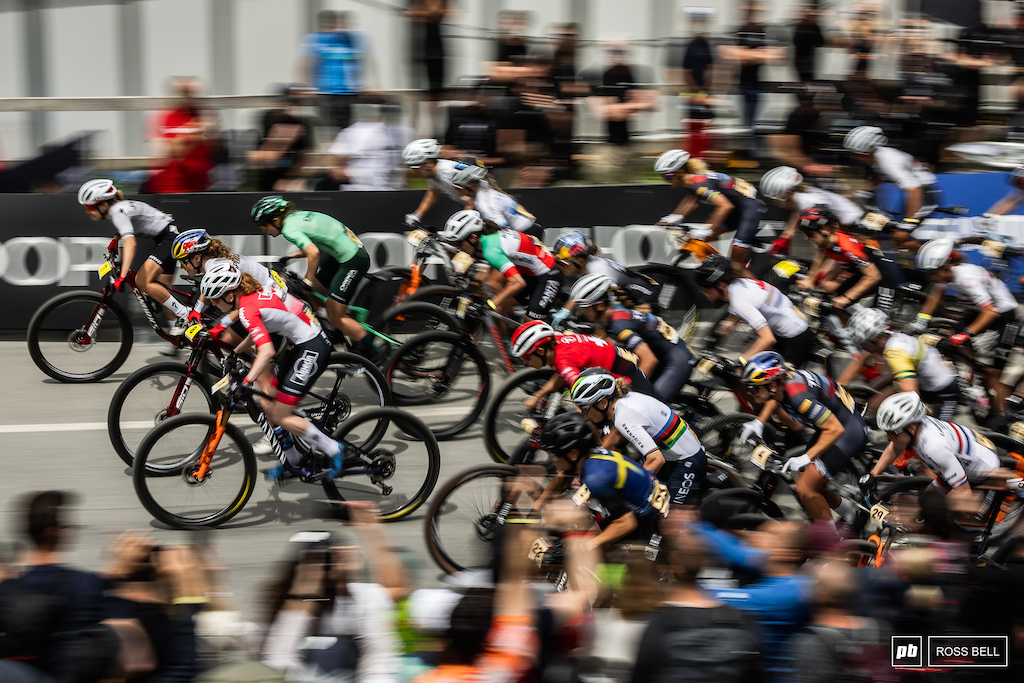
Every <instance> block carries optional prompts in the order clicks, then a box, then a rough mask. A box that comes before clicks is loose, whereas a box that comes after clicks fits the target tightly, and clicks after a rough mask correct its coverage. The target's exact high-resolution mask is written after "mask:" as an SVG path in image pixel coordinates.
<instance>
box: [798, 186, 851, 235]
mask: <svg viewBox="0 0 1024 683" xmlns="http://www.w3.org/2000/svg"><path fill="white" fill-rule="evenodd" d="M793 205H794V206H796V210H797V211H798V212H799V211H803V210H805V209H809V208H811V207H812V206H824V207H825V208H827V209H828V210H829V211H831V212H832V213H834V214H835V216H836V218H837V219H838V220H839V224H840V225H842V226H843V227H844V228H848V227H850V226H853V225H856V224H857V221H859V220H860V219H861V218H863V217H864V209H862V208H860V207H859V206H857V205H856V204H854V203H853V202H851V201H850V200H849V199H847V198H846V197H844V196H843V195H841V194H836V193H835V192H829V191H828V190H823V189H821V188H820V187H816V186H814V185H809V186H808V187H807V189H806V190H804V191H803V192H794V193H793Z"/></svg>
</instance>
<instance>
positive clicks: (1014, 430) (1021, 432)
mask: <svg viewBox="0 0 1024 683" xmlns="http://www.w3.org/2000/svg"><path fill="white" fill-rule="evenodd" d="M1010 436H1012V437H1013V438H1015V439H1019V440H1021V441H1024V422H1014V423H1013V424H1012V425H1010Z"/></svg>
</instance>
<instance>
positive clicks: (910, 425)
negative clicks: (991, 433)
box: [867, 391, 999, 518]
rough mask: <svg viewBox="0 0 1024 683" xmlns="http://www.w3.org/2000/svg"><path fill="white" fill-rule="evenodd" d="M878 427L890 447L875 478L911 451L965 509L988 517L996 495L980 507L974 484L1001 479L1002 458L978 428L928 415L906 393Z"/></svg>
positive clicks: (887, 408)
mask: <svg viewBox="0 0 1024 683" xmlns="http://www.w3.org/2000/svg"><path fill="white" fill-rule="evenodd" d="M875 421H876V422H877V423H878V428H879V429H881V430H882V431H884V432H885V433H886V435H887V436H888V438H889V445H888V446H886V447H885V451H884V452H883V453H882V455H881V456H879V458H878V462H876V463H875V466H874V467H872V468H871V472H870V477H868V478H867V482H870V481H871V478H875V477H878V476H879V475H881V474H882V473H883V472H885V470H886V468H888V467H889V465H891V464H892V463H893V461H894V460H895V459H896V458H897V457H898V456H900V455H903V452H904V451H906V450H911V451H913V453H914V454H915V455H917V457H919V458H920V459H921V461H922V462H923V463H924V464H925V465H926V466H927V467H928V469H930V470H931V471H932V472H934V473H935V475H936V477H937V478H936V479H935V480H934V481H933V482H932V485H933V486H937V487H939V488H941V489H943V490H944V491H946V492H947V494H948V495H950V496H952V497H953V498H954V499H955V500H956V501H957V502H958V503H959V505H956V507H959V508H961V509H970V510H971V511H974V510H977V511H978V512H977V515H978V517H979V518H983V517H984V516H985V514H986V513H987V512H988V510H989V509H991V505H992V503H993V502H994V500H995V494H996V492H995V491H989V492H987V494H986V496H985V498H984V501H983V502H982V503H981V505H980V506H979V505H978V501H976V500H973V498H974V496H973V495H972V490H971V483H972V482H973V483H975V484H978V483H980V482H982V481H983V480H985V479H988V478H989V477H991V476H993V475H995V474H996V470H998V469H999V456H998V455H996V453H995V446H994V445H993V444H992V442H991V441H989V440H988V439H987V438H985V437H984V436H982V435H980V434H978V433H977V432H975V431H974V430H973V429H966V428H964V427H961V426H960V425H958V424H955V423H953V422H946V421H943V420H937V419H935V418H934V417H931V416H929V415H928V409H927V407H925V405H924V402H923V401H922V400H921V397H920V396H918V395H917V394H916V393H914V392H911V391H907V392H902V393H899V394H893V395H892V396H890V397H889V398H887V399H885V400H884V401H882V404H881V405H880V406H878V412H877V413H876V414H875Z"/></svg>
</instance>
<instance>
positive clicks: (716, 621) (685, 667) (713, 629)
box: [652, 606, 888, 683]
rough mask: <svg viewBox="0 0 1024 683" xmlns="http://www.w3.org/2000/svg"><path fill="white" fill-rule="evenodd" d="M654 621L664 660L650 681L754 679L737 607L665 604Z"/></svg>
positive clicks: (752, 647)
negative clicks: (660, 629)
mask: <svg viewBox="0 0 1024 683" xmlns="http://www.w3.org/2000/svg"><path fill="white" fill-rule="evenodd" d="M655 621H656V622H657V624H658V625H659V626H660V627H661V628H662V631H663V632H662V636H661V639H660V644H661V648H660V650H661V652H662V653H663V658H664V663H663V664H662V666H661V668H660V670H659V672H658V675H657V676H656V677H655V681H656V682H664V683H668V682H676V681H722V682H723V683H724V682H726V681H729V682H733V681H747V680H759V678H760V673H759V672H760V668H761V663H760V646H759V645H758V642H757V638H756V637H755V635H754V632H753V631H752V630H751V628H750V627H749V626H748V624H747V622H746V620H745V619H744V618H743V615H742V614H741V613H740V612H739V611H738V610H736V609H734V608H732V607H727V606H719V607H710V608H694V607H673V606H669V607H668V608H666V609H665V610H664V611H663V612H662V613H661V614H660V615H658V616H657V617H655V618H654V619H653V620H652V624H654V623H655ZM886 661H888V660H886Z"/></svg>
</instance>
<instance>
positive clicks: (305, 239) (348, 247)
mask: <svg viewBox="0 0 1024 683" xmlns="http://www.w3.org/2000/svg"><path fill="white" fill-rule="evenodd" d="M281 234H282V235H283V236H284V238H285V239H286V240H288V241H289V242H291V243H292V244H294V245H295V246H297V247H298V248H299V249H305V248H306V247H308V246H309V245H310V244H314V245H316V248H317V249H319V250H320V251H322V252H324V253H326V254H327V255H329V256H331V257H332V258H333V259H334V260H335V261H337V262H338V263H344V262H345V261H348V260H349V259H351V258H352V257H353V256H355V255H356V253H357V252H358V251H359V250H360V249H361V248H362V246H363V244H362V242H360V241H359V238H358V237H356V235H355V233H354V232H352V231H351V230H349V229H348V228H347V227H345V225H344V224H342V223H341V222H340V221H337V220H335V219H333V218H331V217H330V216H328V215H327V214H325V213H318V212H316V211H295V212H293V213H290V214H288V215H287V216H285V219H284V226H283V227H282V228H281Z"/></svg>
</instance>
